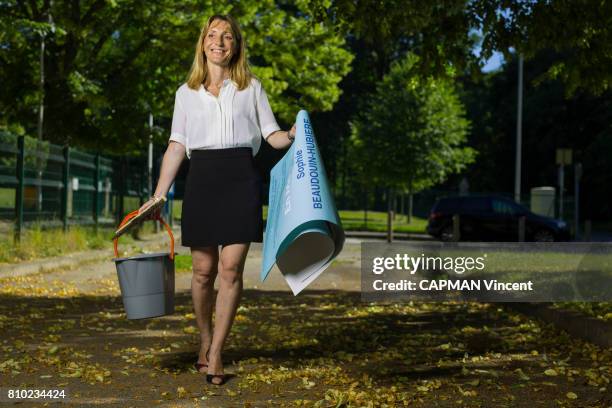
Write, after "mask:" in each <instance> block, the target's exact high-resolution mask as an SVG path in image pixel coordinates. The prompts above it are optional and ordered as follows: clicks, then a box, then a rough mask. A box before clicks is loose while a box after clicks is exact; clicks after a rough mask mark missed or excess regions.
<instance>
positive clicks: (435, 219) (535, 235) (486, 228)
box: [427, 196, 570, 242]
mask: <svg viewBox="0 0 612 408" xmlns="http://www.w3.org/2000/svg"><path fill="white" fill-rule="evenodd" d="M455 214H457V215H459V226H460V230H459V236H460V238H461V240H464V239H465V240H477V241H501V242H506V241H518V228H519V218H520V217H522V216H524V217H525V239H526V240H527V241H544V242H546V241H567V240H569V238H570V234H569V230H568V228H567V224H566V223H565V221H561V220H556V219H554V218H550V217H544V216H542V215H537V214H534V213H532V212H531V211H529V210H528V209H526V208H525V207H523V206H521V205H519V204H517V203H515V202H514V201H512V200H509V199H507V198H504V197H497V196H461V197H446V198H441V199H439V200H438V201H436V203H435V204H434V206H433V208H432V209H431V213H430V214H429V222H428V224H427V232H428V233H429V234H430V235H432V236H434V237H435V238H438V239H441V240H442V241H451V240H452V238H453V215H455Z"/></svg>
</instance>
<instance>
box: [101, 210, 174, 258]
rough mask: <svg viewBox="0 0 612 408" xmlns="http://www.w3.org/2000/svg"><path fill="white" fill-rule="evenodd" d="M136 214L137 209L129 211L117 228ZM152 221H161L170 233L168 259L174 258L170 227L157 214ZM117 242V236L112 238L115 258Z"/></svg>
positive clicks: (172, 236)
mask: <svg viewBox="0 0 612 408" xmlns="http://www.w3.org/2000/svg"><path fill="white" fill-rule="evenodd" d="M137 215H138V210H135V211H132V212H131V213H129V214H128V215H126V216H125V218H124V219H123V221H121V224H119V228H121V227H123V226H124V225H125V223H126V222H128V221H129V220H131V219H132V218H134V217H135V216H137ZM153 221H159V222H161V223H162V225H163V226H164V227H165V228H166V231H168V235H170V259H174V235H173V234H172V229H170V227H169V226H168V224H166V222H165V221H164V220H163V218H162V217H161V216H159V215H158V216H157V217H155V218H154V219H153ZM118 243H119V237H117V238H115V239H113V245H114V248H115V258H119V250H118V249H117V244H118Z"/></svg>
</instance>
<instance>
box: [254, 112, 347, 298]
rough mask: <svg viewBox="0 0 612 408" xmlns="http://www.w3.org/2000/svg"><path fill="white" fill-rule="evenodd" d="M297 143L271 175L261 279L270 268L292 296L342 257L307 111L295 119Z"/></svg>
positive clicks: (340, 238) (335, 213)
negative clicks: (289, 289) (277, 270)
mask: <svg viewBox="0 0 612 408" xmlns="http://www.w3.org/2000/svg"><path fill="white" fill-rule="evenodd" d="M296 128H297V132H296V135H295V141H294V142H293V144H292V145H291V147H290V148H289V150H288V151H287V153H286V154H285V156H283V158H282V159H281V160H280V161H279V162H278V163H277V164H276V165H275V166H274V167H273V168H272V171H271V172H270V195H269V206H268V220H267V224H266V232H265V236H264V245H263V262H262V268H261V276H260V277H261V280H262V281H264V280H265V279H266V277H267V276H268V274H269V273H270V271H271V270H272V268H273V267H274V265H275V264H276V266H277V267H278V269H279V270H280V272H281V273H282V274H283V276H284V277H285V280H286V281H287V283H288V284H289V287H290V288H291V290H292V291H293V294H294V295H297V294H298V293H300V292H301V291H302V290H303V289H304V288H305V287H307V286H308V285H309V284H310V283H312V282H313V281H314V280H315V279H316V278H317V277H318V276H319V275H320V274H321V273H322V272H323V271H324V270H325V269H326V268H327V267H328V266H329V265H330V264H331V262H332V261H333V259H334V258H335V257H336V256H337V255H338V254H339V253H340V251H341V250H342V246H343V245H344V231H343V229H342V225H341V223H340V217H339V216H338V211H337V209H336V205H335V203H334V200H333V196H332V194H331V190H330V188H329V185H328V183H327V177H326V175H325V168H324V166H323V160H322V159H321V155H320V153H319V148H318V146H317V142H316V139H315V135H314V131H313V129H312V125H311V123H310V118H309V116H308V112H306V111H305V110H301V111H300V112H299V113H298V115H297V119H296Z"/></svg>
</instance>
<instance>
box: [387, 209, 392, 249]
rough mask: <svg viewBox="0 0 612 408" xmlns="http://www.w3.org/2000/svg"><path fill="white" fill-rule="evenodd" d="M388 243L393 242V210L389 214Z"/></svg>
mask: <svg viewBox="0 0 612 408" xmlns="http://www.w3.org/2000/svg"><path fill="white" fill-rule="evenodd" d="M387 242H393V210H389V212H388V213H387Z"/></svg>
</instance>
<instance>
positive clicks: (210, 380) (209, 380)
mask: <svg viewBox="0 0 612 408" xmlns="http://www.w3.org/2000/svg"><path fill="white" fill-rule="evenodd" d="M208 351H210V349H208ZM208 351H207V352H206V361H208ZM215 377H219V378H220V379H221V382H220V383H216V382H213V378H215ZM225 381H227V376H226V375H225V374H208V373H207V374H206V382H207V383H209V384H213V385H223V384H225Z"/></svg>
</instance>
